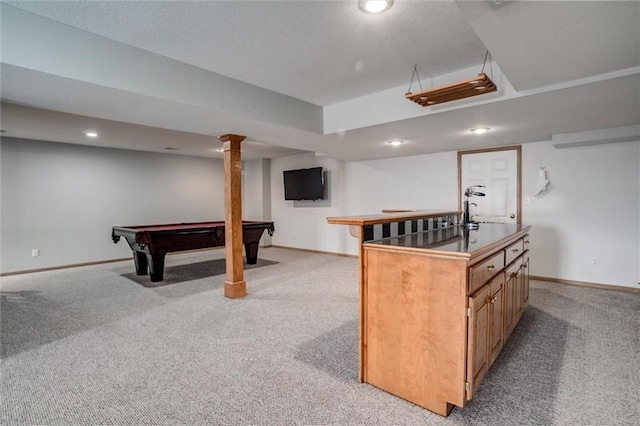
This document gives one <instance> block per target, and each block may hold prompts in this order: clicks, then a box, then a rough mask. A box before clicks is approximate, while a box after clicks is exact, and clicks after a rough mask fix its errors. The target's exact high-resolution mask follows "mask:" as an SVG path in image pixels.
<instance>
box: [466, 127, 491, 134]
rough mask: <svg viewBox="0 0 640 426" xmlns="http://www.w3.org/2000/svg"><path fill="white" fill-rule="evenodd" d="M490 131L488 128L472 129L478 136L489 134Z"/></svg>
mask: <svg viewBox="0 0 640 426" xmlns="http://www.w3.org/2000/svg"><path fill="white" fill-rule="evenodd" d="M488 131H489V128H488V127H476V128H475V129H471V130H470V132H471V133H475V134H476V135H481V134H483V133H487V132H488Z"/></svg>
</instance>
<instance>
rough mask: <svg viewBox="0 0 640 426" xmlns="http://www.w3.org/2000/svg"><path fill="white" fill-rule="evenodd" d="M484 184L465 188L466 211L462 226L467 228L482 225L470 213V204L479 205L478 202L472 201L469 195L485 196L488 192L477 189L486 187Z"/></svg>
mask: <svg viewBox="0 0 640 426" xmlns="http://www.w3.org/2000/svg"><path fill="white" fill-rule="evenodd" d="M484 187H485V186H484V185H472V186H470V187H468V188H467V189H465V191H464V213H463V220H462V226H464V227H465V228H467V229H478V227H479V226H480V225H479V224H478V223H477V222H474V221H473V219H472V218H471V215H470V214H469V205H472V206H476V207H477V206H478V205H477V204H476V203H470V202H469V197H484V196H485V195H486V194H485V193H484V192H480V191H476V189H475V188H484Z"/></svg>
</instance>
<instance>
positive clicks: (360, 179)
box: [271, 152, 458, 254]
mask: <svg viewBox="0 0 640 426" xmlns="http://www.w3.org/2000/svg"><path fill="white" fill-rule="evenodd" d="M314 166H323V167H324V170H326V171H328V175H329V179H328V180H329V192H330V194H329V200H328V203H325V201H320V202H311V201H306V202H294V201H285V200H284V192H283V191H284V189H283V182H282V172H283V171H284V170H291V169H298V168H307V167H314ZM457 176H458V175H457V154H456V153H455V152H448V153H441V154H433V155H418V156H412V157H402V158H390V159H385V160H371V161H362V162H344V161H338V160H334V159H330V158H328V157H316V156H314V155H313V154H301V155H294V156H289V157H282V158H276V159H273V160H272V165H271V191H272V200H273V205H272V209H273V217H274V218H275V219H276V220H277V222H278V223H280V224H282V226H280V227H279V228H278V229H277V231H276V236H274V239H273V244H274V245H279V246H286V247H296V248H305V249H311V250H320V251H329V252H338V253H347V254H357V253H358V246H357V240H356V239H355V238H353V237H351V236H350V235H349V232H348V231H349V230H348V228H347V227H346V226H341V225H328V224H327V221H326V218H327V217H328V216H353V215H363V214H372V213H381V211H382V209H383V208H407V209H454V210H455V209H457V194H458V192H457V191H458V190H457ZM323 203H325V204H323ZM276 225H277V224H276ZM283 226H284V227H285V229H282V228H283ZM314 229H315V230H317V231H315V232H314Z"/></svg>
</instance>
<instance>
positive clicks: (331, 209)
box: [271, 153, 346, 253]
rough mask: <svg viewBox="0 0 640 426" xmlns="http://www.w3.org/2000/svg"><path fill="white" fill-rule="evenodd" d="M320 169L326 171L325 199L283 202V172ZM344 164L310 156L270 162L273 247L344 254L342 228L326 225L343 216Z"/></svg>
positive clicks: (289, 157)
mask: <svg viewBox="0 0 640 426" xmlns="http://www.w3.org/2000/svg"><path fill="white" fill-rule="evenodd" d="M318 166H321V167H323V170H324V171H326V180H325V186H326V192H327V199H326V200H319V201H286V200H285V199H284V183H283V177H282V172H283V171H284V170H294V169H306V168H310V167H318ZM343 167H344V162H342V161H339V160H335V159H332V158H329V157H324V156H316V155H314V154H313V153H306V154H299V155H290V156H287V157H280V158H274V159H272V160H271V211H272V217H273V220H274V222H275V223H274V225H275V228H276V232H275V234H274V235H273V240H272V241H273V245H276V246H285V247H295V248H302V249H310V250H319V251H327V252H336V253H342V252H344V247H343V246H341V241H342V237H341V236H342V235H343V233H344V232H346V230H345V229H340V228H342V227H337V226H335V225H329V224H328V223H327V221H326V218H327V217H328V216H343V215H344V214H345V211H344V199H343V198H344V192H343V190H342V188H343V185H344V184H343V179H344V178H343V174H344V172H343Z"/></svg>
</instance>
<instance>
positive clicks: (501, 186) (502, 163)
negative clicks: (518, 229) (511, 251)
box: [460, 148, 520, 223]
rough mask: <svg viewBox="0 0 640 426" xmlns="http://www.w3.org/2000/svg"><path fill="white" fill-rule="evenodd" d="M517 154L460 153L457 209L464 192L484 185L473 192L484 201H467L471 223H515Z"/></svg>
mask: <svg viewBox="0 0 640 426" xmlns="http://www.w3.org/2000/svg"><path fill="white" fill-rule="evenodd" d="M518 154H519V150H517V149H515V148H514V149H513V150H499V151H487V152H479V153H464V152H463V153H461V156H460V157H461V161H460V167H461V173H460V194H461V197H462V200H461V203H460V205H461V206H463V205H464V192H465V189H466V188H468V187H469V186H472V185H484V188H483V187H480V188H476V191H478V192H482V193H484V194H485V196H484V197H481V196H473V197H470V198H469V203H474V204H476V205H473V204H470V206H469V216H470V217H471V218H472V220H474V221H475V222H493V223H517V222H518V219H519V217H520V215H519V205H518V192H519V191H518V188H519V187H520V185H519V182H518V178H519V173H518Z"/></svg>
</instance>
